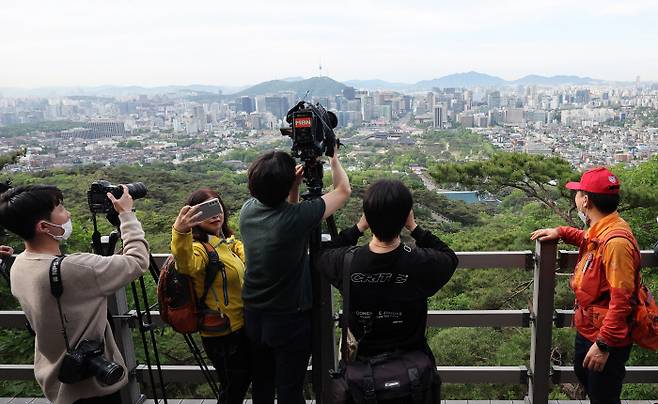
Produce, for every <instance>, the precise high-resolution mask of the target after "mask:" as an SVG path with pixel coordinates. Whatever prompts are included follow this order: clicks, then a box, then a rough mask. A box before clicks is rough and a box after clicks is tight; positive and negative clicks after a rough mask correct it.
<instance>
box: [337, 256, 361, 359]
mask: <svg viewBox="0 0 658 404" xmlns="http://www.w3.org/2000/svg"><path fill="white" fill-rule="evenodd" d="M358 248H359V247H357V246H353V247H350V248H348V249H347V251H346V252H345V255H344V256H343V282H342V285H341V286H342V287H341V289H342V292H343V315H342V316H341V320H342V321H341V331H342V332H341V345H340V348H341V355H342V357H343V359H345V360H347V357H348V351H347V331H348V328H349V316H350V315H349V313H350V276H351V275H352V260H353V259H354V254H355V253H356V250H357V249H358Z"/></svg>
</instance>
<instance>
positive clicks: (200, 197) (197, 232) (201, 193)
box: [185, 188, 233, 241]
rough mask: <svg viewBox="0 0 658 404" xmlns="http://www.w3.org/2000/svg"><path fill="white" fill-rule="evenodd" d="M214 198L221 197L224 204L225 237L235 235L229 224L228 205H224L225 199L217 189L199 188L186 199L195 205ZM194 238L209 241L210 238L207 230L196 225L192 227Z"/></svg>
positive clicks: (223, 230)
mask: <svg viewBox="0 0 658 404" xmlns="http://www.w3.org/2000/svg"><path fill="white" fill-rule="evenodd" d="M212 198H217V199H219V204H220V205H221V206H222V211H223V212H224V222H223V223H222V233H223V234H224V237H230V236H232V235H233V230H231V228H230V227H229V226H228V211H227V210H226V206H225V205H224V201H223V200H222V197H221V196H219V193H218V192H216V191H213V190H212V189H210V188H201V189H197V190H196V191H194V192H192V193H191V194H190V196H188V197H187V200H186V201H185V204H186V205H190V206H194V205H198V204H200V203H201V202H205V201H207V200H208V199H212ZM192 238H194V239H195V240H196V241H207V240H208V235H207V233H206V232H205V231H203V229H202V228H201V227H200V226H194V227H193V228H192Z"/></svg>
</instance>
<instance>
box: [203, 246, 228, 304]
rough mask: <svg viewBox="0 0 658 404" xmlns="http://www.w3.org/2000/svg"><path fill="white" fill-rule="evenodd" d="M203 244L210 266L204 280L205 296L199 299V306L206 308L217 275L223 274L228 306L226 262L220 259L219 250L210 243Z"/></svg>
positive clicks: (223, 287) (223, 285)
mask: <svg viewBox="0 0 658 404" xmlns="http://www.w3.org/2000/svg"><path fill="white" fill-rule="evenodd" d="M201 244H202V245H203V247H204V249H205V250H206V254H208V264H207V265H206V275H205V277H204V279H203V294H202V295H201V298H200V299H199V304H200V305H201V306H202V307H206V297H207V296H208V292H209V291H210V288H211V287H212V284H213V282H215V278H216V277H217V274H218V273H221V274H222V289H223V292H224V305H225V306H228V285H227V284H226V283H227V282H226V270H225V268H224V262H222V260H220V259H219V254H217V250H215V247H213V246H212V245H211V244H210V243H207V242H201Z"/></svg>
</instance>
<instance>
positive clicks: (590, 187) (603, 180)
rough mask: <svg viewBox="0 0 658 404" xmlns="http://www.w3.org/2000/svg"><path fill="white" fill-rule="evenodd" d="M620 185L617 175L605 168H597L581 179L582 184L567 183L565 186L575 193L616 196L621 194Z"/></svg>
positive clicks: (587, 172)
mask: <svg viewBox="0 0 658 404" xmlns="http://www.w3.org/2000/svg"><path fill="white" fill-rule="evenodd" d="M619 185H620V184H619V178H617V176H616V175H614V174H613V173H611V172H610V171H609V170H608V169H607V168H605V167H597V168H593V169H591V170H589V171H586V172H585V173H584V174H583V176H582V177H580V182H567V185H565V186H566V187H567V188H568V189H572V190H574V191H585V192H592V193H595V194H608V195H614V194H618V193H619Z"/></svg>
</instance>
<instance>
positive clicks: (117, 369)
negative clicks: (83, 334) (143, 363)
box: [58, 339, 124, 386]
mask: <svg viewBox="0 0 658 404" xmlns="http://www.w3.org/2000/svg"><path fill="white" fill-rule="evenodd" d="M104 351H105V347H104V345H103V343H102V342H98V341H91V340H88V339H83V340H82V341H80V344H79V345H78V347H77V348H76V349H74V350H73V351H71V352H67V353H66V354H65V355H64V360H63V361H62V366H61V367H60V368H59V376H58V378H59V381H60V382H62V383H66V384H72V383H77V382H79V381H81V380H84V379H87V378H89V377H91V376H94V377H96V380H98V381H99V382H101V383H102V384H104V385H106V386H110V385H112V384H114V383H116V382H118V381H119V380H121V378H122V377H123V373H124V370H123V367H122V366H121V365H119V364H116V363H114V362H110V361H107V360H105V358H103V352H104Z"/></svg>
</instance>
